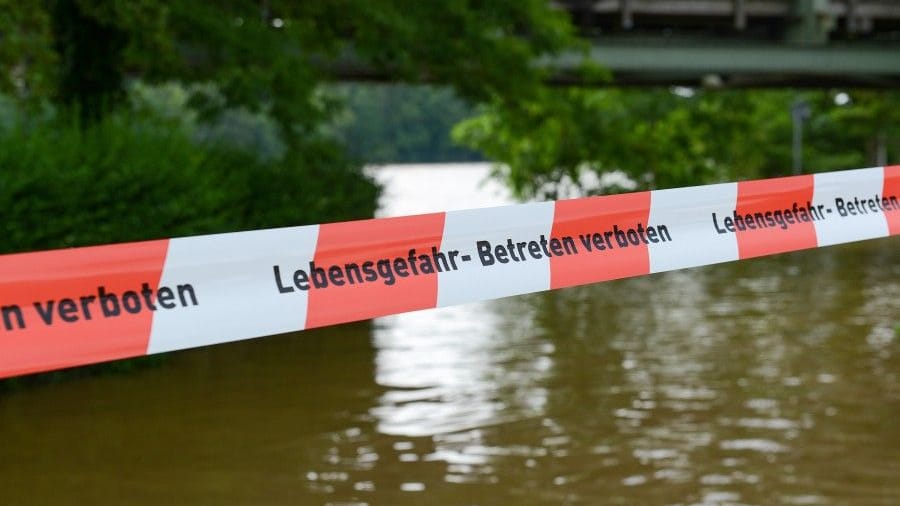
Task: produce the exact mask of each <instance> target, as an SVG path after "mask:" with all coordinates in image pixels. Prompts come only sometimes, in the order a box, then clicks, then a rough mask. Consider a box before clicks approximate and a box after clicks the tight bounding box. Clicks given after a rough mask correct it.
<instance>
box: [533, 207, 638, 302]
mask: <svg viewBox="0 0 900 506" xmlns="http://www.w3.org/2000/svg"><path fill="white" fill-rule="evenodd" d="M649 219H650V192H638V193H628V194H623V195H610V196H605V197H591V198H584V199H573V200H560V201H558V202H556V208H555V212H554V215H553V229H552V231H551V233H550V236H551V238H552V239H556V240H560V241H563V240H564V239H566V238H571V239H572V241H574V243H575V247H576V248H577V251H578V254H574V255H573V254H564V255H554V256H551V258H550V287H551V288H563V287H567V286H575V285H582V284H585V283H594V282H598V281H606V280H610V279H618V278H625V277H629V276H638V275H641V274H649V273H650V254H649V252H648V249H647V239H646V234H647V222H648V221H649ZM562 246H563V248H564V249H565V246H566V244H563V245H562Z"/></svg>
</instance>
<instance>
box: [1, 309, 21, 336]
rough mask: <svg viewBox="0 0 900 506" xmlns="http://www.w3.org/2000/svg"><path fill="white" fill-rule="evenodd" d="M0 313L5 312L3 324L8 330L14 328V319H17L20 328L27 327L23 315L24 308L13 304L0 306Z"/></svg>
mask: <svg viewBox="0 0 900 506" xmlns="http://www.w3.org/2000/svg"><path fill="white" fill-rule="evenodd" d="M0 313H2V314H3V326H4V327H5V328H6V330H12V329H13V322H12V319H13V318H15V319H16V323H17V324H18V325H17V326H18V328H20V329H24V328H25V317H24V316H23V315H22V308H20V307H19V306H17V305H15V304H13V305H12V306H3V307H0Z"/></svg>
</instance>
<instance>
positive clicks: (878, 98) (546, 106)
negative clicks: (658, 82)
mask: <svg viewBox="0 0 900 506" xmlns="http://www.w3.org/2000/svg"><path fill="white" fill-rule="evenodd" d="M675 91H677V93H675V92H673V91H672V90H668V89H656V90H645V89H632V90H622V89H616V88H605V89H581V88H568V89H555V90H545V91H544V92H543V93H542V94H541V95H539V96H538V97H537V98H536V99H534V100H531V101H529V102H528V103H527V104H526V105H525V106H523V107H517V108H512V107H508V106H506V105H505V104H502V103H493V104H490V105H489V106H488V107H486V108H485V109H484V111H483V112H482V113H481V114H480V115H478V116H477V117H475V118H472V119H469V120H466V121H464V122H462V123H461V124H459V125H458V126H457V127H456V129H455V131H454V136H455V138H456V139H457V140H458V141H459V142H461V143H463V144H465V145H467V146H469V147H471V148H473V149H478V150H480V151H482V152H484V153H485V154H487V156H488V158H491V159H493V160H497V161H499V162H502V163H503V165H502V166H501V168H500V171H501V172H502V174H503V176H504V177H505V178H506V179H507V180H508V182H509V183H510V184H511V185H512V186H513V188H514V189H515V190H516V191H517V192H518V193H519V194H521V195H525V196H529V195H542V196H552V195H553V190H554V188H556V186H557V185H558V184H559V183H560V181H563V180H565V179H570V180H574V181H578V180H579V179H580V177H581V176H583V173H584V172H585V171H587V172H592V173H596V174H603V173H606V172H611V171H621V172H623V173H624V174H625V175H627V176H628V178H630V179H631V180H632V181H634V182H635V183H637V184H638V185H639V187H644V188H666V187H674V186H686V185H692V184H698V183H704V182H714V181H728V180H735V179H746V178H753V177H768V176H778V175H786V174H789V173H790V172H791V136H792V120H791V113H790V110H791V105H792V103H793V102H794V101H795V100H797V99H803V100H805V101H807V102H808V103H809V104H810V106H811V110H812V115H811V117H810V118H809V119H808V120H807V121H806V122H805V123H804V146H803V150H804V171H805V172H813V171H822V170H835V169H846V168H854V167H862V166H867V165H875V164H876V163H879V157H881V158H887V159H890V160H897V159H898V158H900V107H898V105H900V94H898V93H896V92H889V91H850V92H849V93H844V92H840V93H842V94H844V95H845V98H844V100H849V102H848V103H843V104H841V105H838V104H837V103H836V102H835V98H836V96H837V94H838V93H837V92H834V91H827V90H821V91H802V92H801V91H797V90H687V89H679V90H675ZM879 152H880V154H879ZM598 191H603V189H599V190H598Z"/></svg>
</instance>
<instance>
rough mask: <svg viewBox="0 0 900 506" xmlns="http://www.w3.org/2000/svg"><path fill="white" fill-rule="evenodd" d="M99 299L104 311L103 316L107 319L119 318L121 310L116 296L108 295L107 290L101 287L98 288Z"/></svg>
mask: <svg viewBox="0 0 900 506" xmlns="http://www.w3.org/2000/svg"><path fill="white" fill-rule="evenodd" d="M97 298H98V299H100V309H101V310H102V311H103V316H105V317H107V318H109V317H110V316H119V313H121V310H120V309H119V298H118V297H116V294H114V293H110V294H107V293H106V288H104V287H102V286H100V287H98V288H97Z"/></svg>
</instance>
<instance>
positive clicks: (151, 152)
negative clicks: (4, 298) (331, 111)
mask: <svg viewBox="0 0 900 506" xmlns="http://www.w3.org/2000/svg"><path fill="white" fill-rule="evenodd" d="M377 197H378V189H377V187H376V186H375V185H374V183H373V182H372V181H371V180H369V179H368V178H366V177H365V176H364V175H363V174H362V169H361V167H359V166H356V165H353V164H351V163H350V162H348V161H347V159H346V158H345V157H344V155H343V154H342V152H341V151H340V150H339V149H338V148H336V147H335V146H333V145H332V144H331V143H329V142H328V141H324V140H311V141H308V142H306V143H304V144H300V145H297V146H295V147H294V148H293V149H292V150H291V151H289V152H287V153H286V154H285V156H284V157H282V158H281V159H279V160H269V161H264V160H260V159H259V157H257V156H255V155H254V154H253V153H247V152H241V151H238V150H233V149H228V148H226V147H223V146H222V145H221V144H198V143H196V142H193V141H192V140H191V136H190V135H189V133H188V132H186V131H185V130H184V129H183V128H182V127H180V126H179V125H178V124H177V123H176V122H174V121H166V120H161V119H158V118H156V119H154V118H150V117H146V116H138V115H136V114H135V113H133V112H123V113H117V114H114V115H111V116H109V117H107V118H105V119H103V120H101V121H99V122H98V123H96V124H93V125H91V126H89V127H83V126H81V125H79V123H78V122H77V121H75V120H71V119H65V118H56V119H52V120H48V121H43V122H39V123H38V124H36V125H27V124H25V123H24V122H22V121H18V122H16V124H15V125H14V126H13V127H12V128H8V129H6V131H2V132H0V208H2V209H3V210H4V219H3V220H2V224H0V227H2V228H0V234H2V236H3V237H4V240H3V242H2V246H0V252H3V253H9V252H18V251H28V250H36V249H47V248H58V247H69V246H82V245H91V244H102V243H110V242H123V241H136V240H144V239H157V238H165V237H176V236H184V235H193V234H204V233H216V232H227V231H236V230H245V229H253V228H265V227H277V226H288V225H298V224H309V223H318V222H322V221H338V220H345V219H355V218H364V217H368V216H371V215H372V213H373V212H374V210H375V205H376V202H377Z"/></svg>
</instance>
